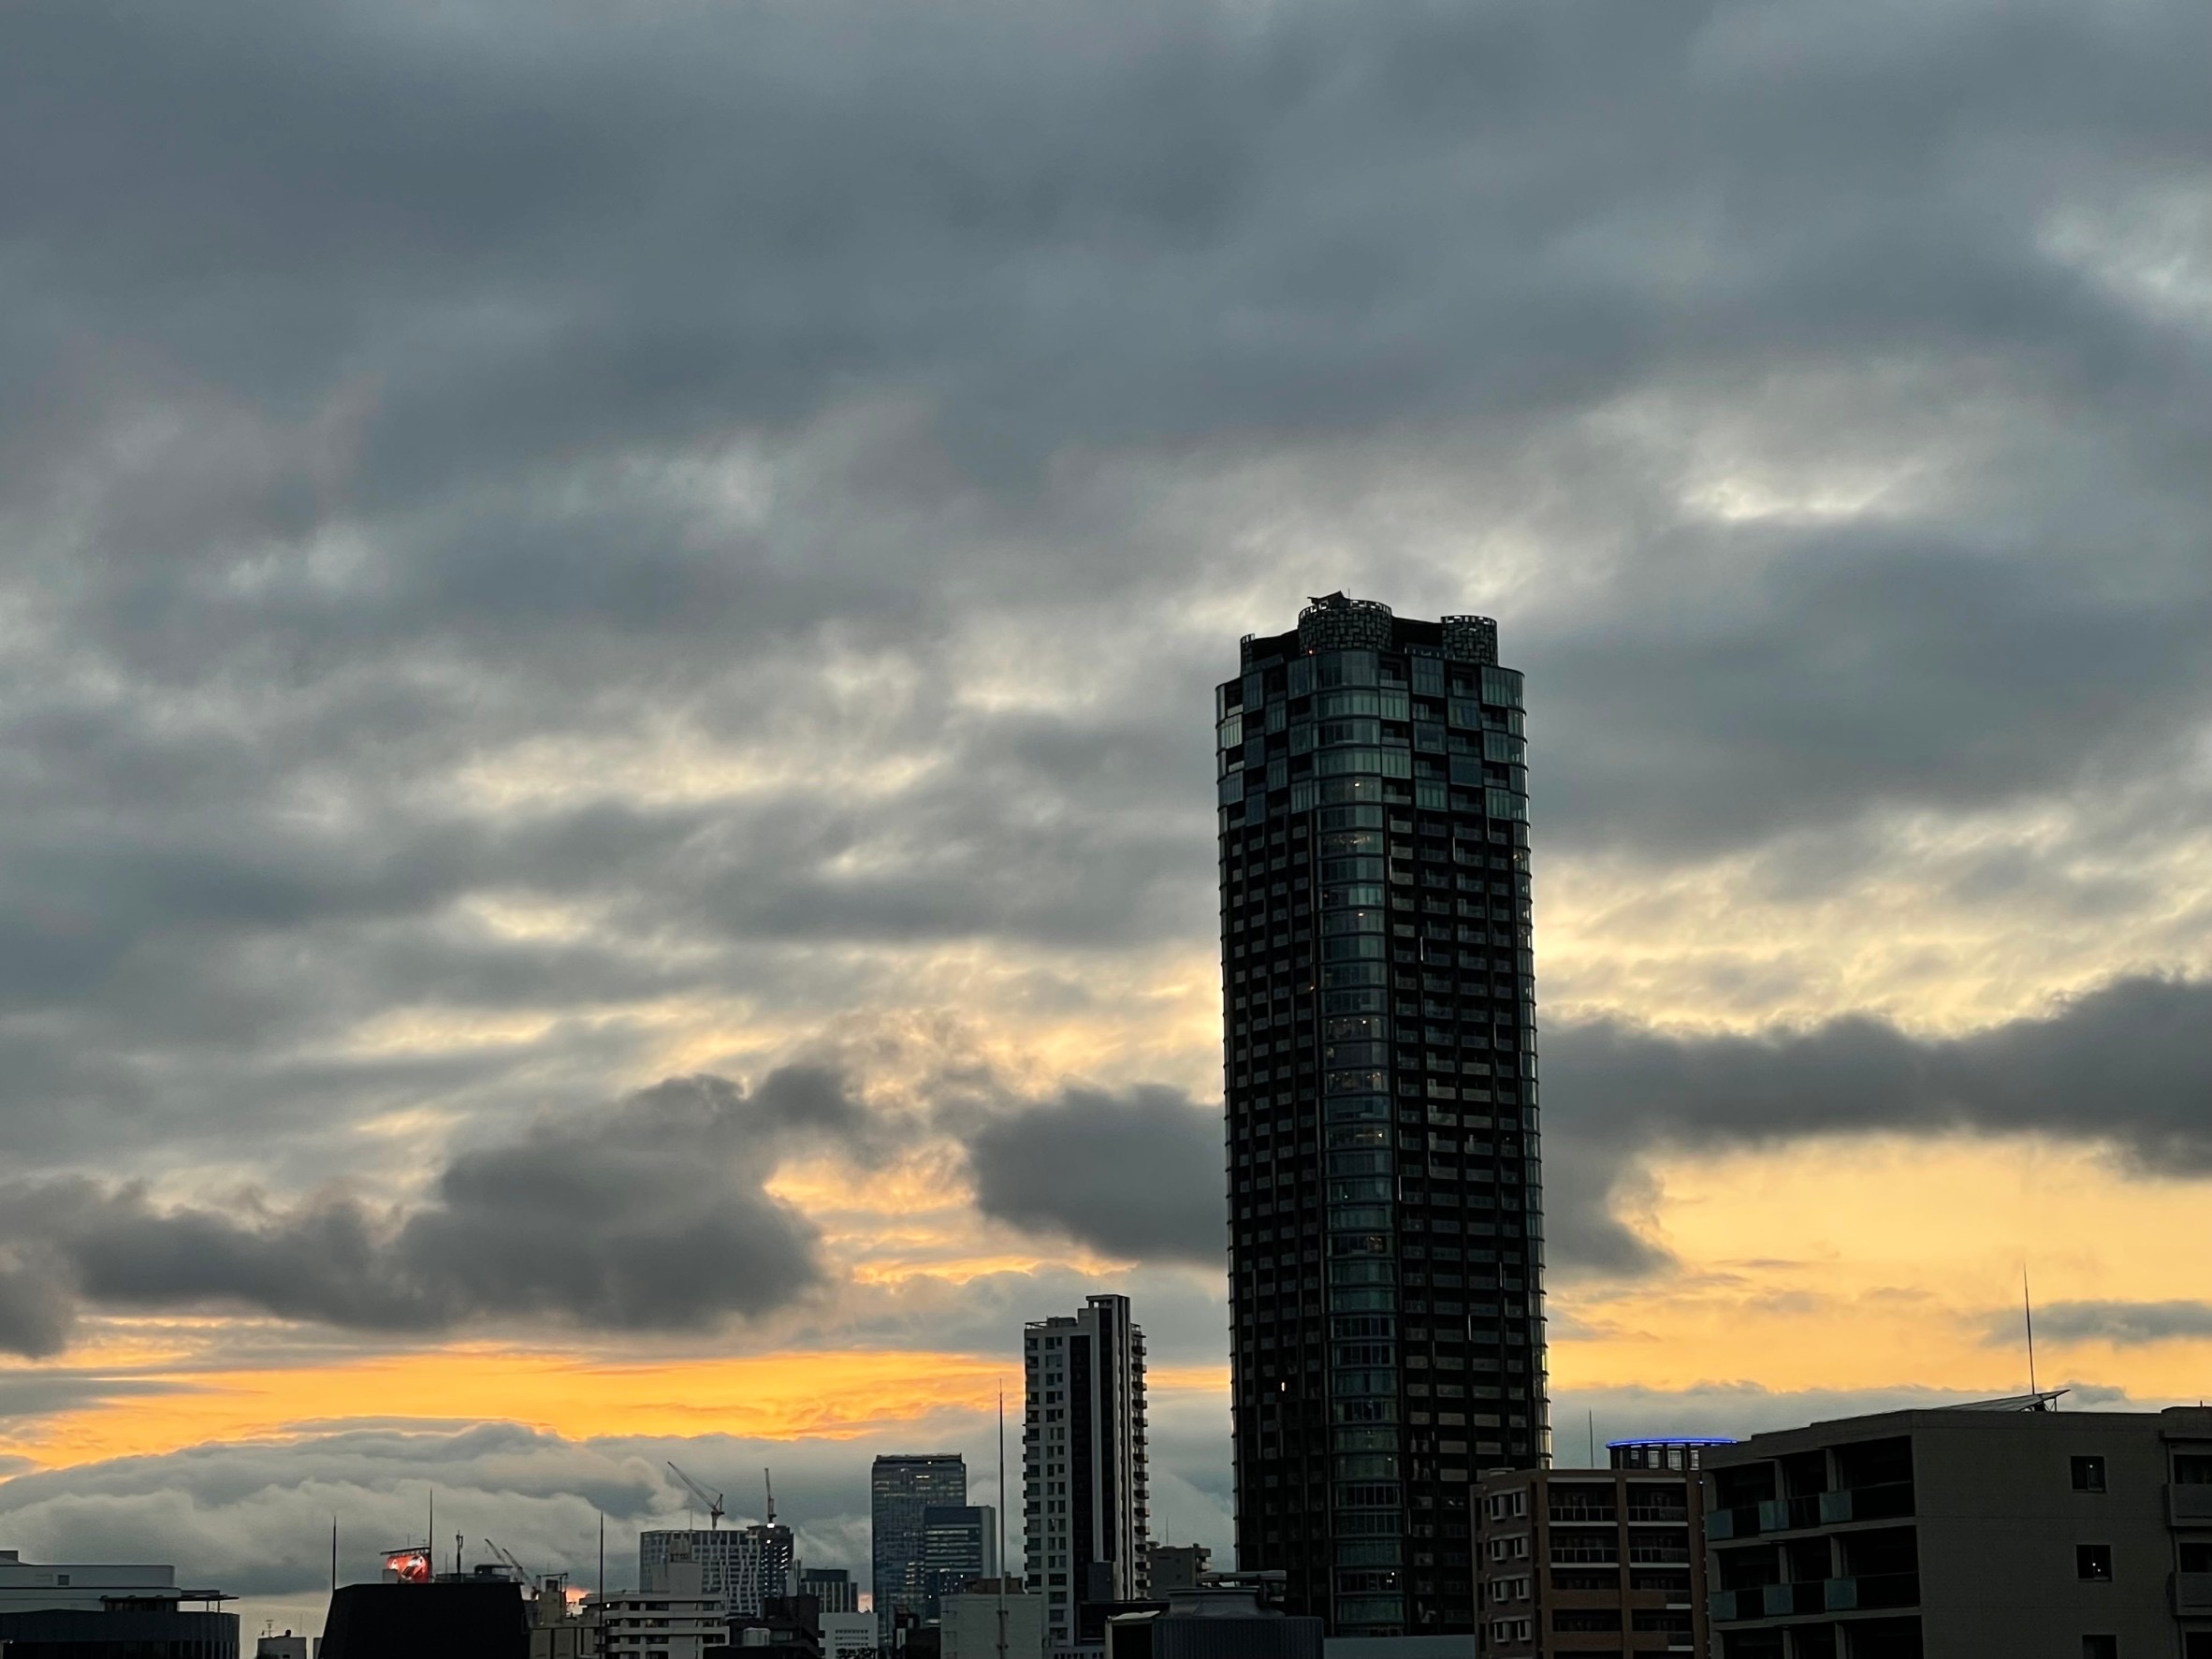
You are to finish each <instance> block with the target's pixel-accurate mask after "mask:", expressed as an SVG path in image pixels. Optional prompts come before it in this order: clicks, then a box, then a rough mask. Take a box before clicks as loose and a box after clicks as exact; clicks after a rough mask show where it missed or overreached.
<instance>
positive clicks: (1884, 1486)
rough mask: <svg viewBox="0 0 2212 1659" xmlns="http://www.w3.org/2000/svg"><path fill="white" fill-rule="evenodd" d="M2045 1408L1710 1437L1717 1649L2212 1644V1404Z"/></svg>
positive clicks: (2112, 1653) (1992, 1406) (2196, 1648)
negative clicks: (1731, 1443) (1739, 1439)
mask: <svg viewBox="0 0 2212 1659" xmlns="http://www.w3.org/2000/svg"><path fill="white" fill-rule="evenodd" d="M2058 1404H2059V1396H2058V1395H2056V1394H2034V1395H2026V1396H2022V1397H2020V1398H2017V1399H2011V1400H1993V1401H1987V1402H1984V1403H1981V1404H1974V1405H1966V1406H1950V1407H1946V1408H1943V1409H1939V1410H1927V1411H1897V1412H1885V1413H1882V1414H1880V1415H1878V1416H1871V1417H1861V1418H1848V1419H1841V1420H1839V1421H1835V1422H1826V1423H1814V1424H1812V1426H1811V1427H1809V1428H1803V1429H1792V1430H1787V1431H1784V1432H1782V1433H1769V1434H1759V1435H1754V1437H1753V1438H1752V1439H1750V1440H1748V1441H1746V1442H1744V1443H1743V1444H1742V1445H1740V1446H1736V1447H1730V1448H1721V1449H1717V1450H1715V1451H1714V1452H1712V1453H1711V1454H1710V1455H1709V1457H1708V1458H1707V1460H1706V1468H1705V1473H1704V1477H1703V1480H1704V1486H1705V1500H1706V1514H1705V1518H1704V1532H1705V1554H1706V1569H1707V1576H1708V1578H1709V1579H1710V1583H1711V1586H1712V1589H1711V1600H1710V1610H1711V1618H1712V1624H1713V1629H1714V1634H1715V1637H1716V1639H1717V1641H1718V1644H1719V1645H1718V1650H1717V1654H1716V1659H1924V1656H1929V1659H1948V1656H1950V1655H1954V1654H1985V1653H1986V1654H1992V1655H2000V1654H2001V1655H2003V1659H2212V1410H2206V1409H2205V1408H2202V1407H2189V1408H2186V1409H2176V1410H2172V1411H2164V1412H2100V1411H2062V1410H2058V1409H2055V1407H2056V1406H2057V1405H2058Z"/></svg>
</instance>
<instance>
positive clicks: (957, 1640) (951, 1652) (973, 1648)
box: [938, 1579, 1045, 1659]
mask: <svg viewBox="0 0 2212 1659" xmlns="http://www.w3.org/2000/svg"><path fill="white" fill-rule="evenodd" d="M1001 1592H1003V1594H1001ZM1044 1608H1045V1598H1044V1597H1043V1596H1041V1595H1029V1594H1024V1591H1023V1587H1022V1581H1021V1580H1020V1579H981V1580H978V1581H977V1582H976V1583H975V1584H974V1585H972V1586H971V1587H970V1588H969V1589H968V1590H967V1591H965V1592H963V1593H962V1594H958V1595H948V1596H946V1597H945V1598H944V1613H943V1619H942V1623H940V1625H939V1637H938V1639H939V1644H940V1645H939V1655H940V1659H1044V1653H1045V1622H1044ZM1001 1621H1003V1623H1001ZM1001 1641H1003V1642H1004V1644H1005V1645H1004V1649H1003V1651H1002V1650H1001V1647H1000V1643H1001Z"/></svg>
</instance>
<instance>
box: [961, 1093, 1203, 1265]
mask: <svg viewBox="0 0 2212 1659" xmlns="http://www.w3.org/2000/svg"><path fill="white" fill-rule="evenodd" d="M1221 1147H1222V1128H1221V1119H1220V1116H1219V1114H1218V1113H1215V1112H1207V1111H1202V1110H1200V1109H1199V1108H1197V1107H1195V1106H1193V1105H1192V1103H1191V1102H1190V1101H1189V1100H1188V1099H1186V1097H1184V1096H1183V1095H1182V1094H1180V1093H1178V1092H1176V1091H1175V1090H1172V1089H1166V1088H1158V1087H1138V1088H1134V1089H1131V1090H1129V1091H1128V1093H1126V1094H1123V1095H1112V1094H1107V1093H1105V1092H1103V1091H1099V1090H1094V1089H1070V1090H1069V1091H1068V1092H1067V1093H1066V1094H1064V1095H1062V1096H1061V1097H1060V1098H1059V1099H1055V1100H1052V1101H1049V1102H1046V1103H1044V1104H1042V1105H1038V1106H1032V1107H1029V1108H1027V1109H1026V1110H1024V1111H1019V1112H1013V1113H1007V1114H1005V1115H1003V1116H1000V1117H997V1118H995V1119H992V1120H990V1121H988V1122H986V1123H985V1124H984V1125H983V1127H982V1128H981V1129H980V1130H978V1131H977V1132H976V1133H975V1134H974V1135H973V1136H972V1137H970V1139H969V1140H968V1167H969V1170H970V1171H971V1173H972V1174H973V1177H974V1180H975V1188H976V1203H977V1206H978V1207H979V1208H981V1209H982V1212H983V1214H984V1215H993V1216H996V1217H997V1218H998V1219H1000V1220H1002V1221H1011V1222H1013V1223H1014V1224H1016V1225H1017V1226H1022V1227H1028V1228H1032V1229H1037V1230H1043V1231H1047V1232H1057V1233H1060V1234H1062V1235H1064V1236H1066V1237H1069V1238H1072V1239H1074V1240H1075V1241H1077V1242H1078V1243H1080V1244H1087V1245H1089V1246H1090V1247H1091V1248H1092V1249H1095V1250H1098V1251H1100V1252H1101V1253H1103V1254H1105V1255H1109V1256H1122V1257H1129V1258H1133V1259H1167V1260H1187V1261H1195V1262H1203V1263H1205V1264H1206V1265H1208V1266H1215V1265H1218V1264H1219V1263H1220V1262H1221V1261H1222V1260H1223V1259H1224V1258H1225V1255H1226V1252H1227V1249H1228V1231H1227V1230H1228V1220H1227V1202H1228V1201H1227V1200H1226V1199H1225V1198H1224V1197H1223V1187H1222V1175H1221V1164H1222V1151H1221Z"/></svg>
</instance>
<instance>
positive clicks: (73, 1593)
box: [0, 1550, 239, 1659]
mask: <svg viewBox="0 0 2212 1659" xmlns="http://www.w3.org/2000/svg"><path fill="white" fill-rule="evenodd" d="M230 1599H232V1598H231V1597H230V1596H228V1595H226V1594H223V1593H222V1592H221V1591H218V1590H187V1589H182V1588H180V1587H179V1585H178V1583H177V1569H176V1568H175V1567H172V1566H166V1565H153V1564H137V1565H115V1564H86V1563H80V1562H72V1563H57V1564H39V1563H36V1562H28V1561H25V1560H23V1559H22V1557H21V1556H20V1555H18V1554H17V1553H16V1552H15V1551H14V1550H0V1653H23V1654H39V1653H46V1652H68V1653H82V1654H85V1655H86V1656H87V1659H103V1656H104V1655H107V1654H110V1653H117V1654H120V1653H126V1652H127V1653H131V1654H138V1653H149V1654H162V1655H170V1654H174V1655H177V1656H178V1659H238V1653H239V1623H238V1615H237V1614H236V1613H226V1612H223V1611H221V1610H220V1609H221V1605H222V1604H223V1603H224V1602H226V1601H229V1600H230ZM187 1603H190V1604H194V1605H192V1606H189V1607H188V1606H187V1605H186V1604H187Z"/></svg>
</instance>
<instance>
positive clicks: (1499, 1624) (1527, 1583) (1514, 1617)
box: [1475, 1440, 1724, 1659]
mask: <svg viewBox="0 0 2212 1659" xmlns="http://www.w3.org/2000/svg"><path fill="white" fill-rule="evenodd" d="M1711 1444H1715V1443H1711V1442H1706V1441H1692V1440H1637V1441H1622V1442H1619V1443H1617V1444H1616V1445H1614V1446H1613V1447H1612V1448H1609V1449H1610V1451H1611V1453H1612V1458H1611V1462H1612V1466H1611V1467H1610V1468H1605V1469H1493V1470H1491V1471H1489V1472H1488V1473H1486V1474H1484V1475H1483V1476H1482V1477H1481V1478H1480V1479H1479V1480H1478V1481H1477V1485H1476V1492H1475V1503H1476V1521H1475V1574H1476V1579H1477V1586H1476V1594H1477V1596H1478V1597H1479V1607H1480V1617H1479V1620H1478V1624H1479V1629H1478V1633H1477V1634H1478V1636H1479V1638H1480V1647H1481V1652H1483V1653H1484V1654H1485V1655H1497V1656H1499V1659H1554V1656H1555V1655H1557V1656H1565V1655H1577V1656H1579V1659H1618V1656H1620V1655H1623V1654H1656V1653H1693V1652H1695V1653H1703V1652H1705V1645H1706V1644H1705V1621H1704V1611H1703V1596H1704V1581H1703V1566H1702V1564H1701V1562H1700V1561H1699V1559H1698V1550H1697V1548H1696V1523H1697V1518H1698V1493H1697V1486H1696V1478H1697V1477H1696V1473H1695V1469H1696V1463H1697V1461H1698V1458H1699V1457H1700V1456H1701V1455H1702V1453H1703V1452H1704V1450H1705V1449H1706V1448H1707V1447H1708V1446H1709V1445H1711ZM1721 1444H1724V1443H1721Z"/></svg>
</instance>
